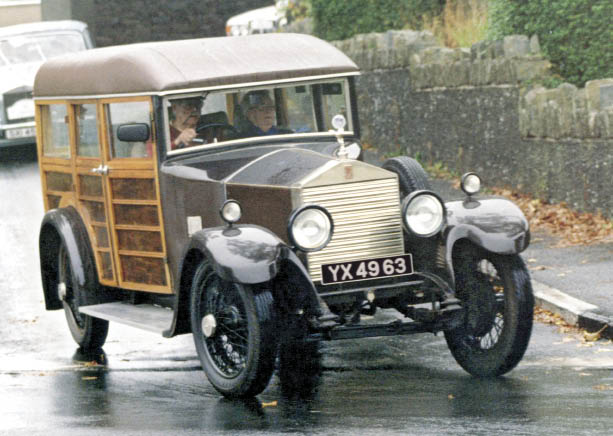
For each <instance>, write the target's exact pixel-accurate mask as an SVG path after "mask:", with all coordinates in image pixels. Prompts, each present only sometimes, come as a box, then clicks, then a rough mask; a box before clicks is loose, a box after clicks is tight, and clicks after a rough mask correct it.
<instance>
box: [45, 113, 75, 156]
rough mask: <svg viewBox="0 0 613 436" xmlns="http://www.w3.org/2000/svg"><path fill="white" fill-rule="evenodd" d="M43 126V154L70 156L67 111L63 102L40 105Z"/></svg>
mask: <svg viewBox="0 0 613 436" xmlns="http://www.w3.org/2000/svg"><path fill="white" fill-rule="evenodd" d="M41 114H42V124H43V126H42V128H43V155H44V156H47V157H59V158H63V159H69V158H70V137H69V135H68V111H67V110H66V105H65V104H50V105H44V106H41Z"/></svg>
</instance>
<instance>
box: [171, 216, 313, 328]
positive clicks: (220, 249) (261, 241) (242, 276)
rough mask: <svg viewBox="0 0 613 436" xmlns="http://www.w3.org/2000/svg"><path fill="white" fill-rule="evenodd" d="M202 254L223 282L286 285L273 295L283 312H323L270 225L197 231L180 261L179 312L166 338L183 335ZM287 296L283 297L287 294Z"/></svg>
mask: <svg viewBox="0 0 613 436" xmlns="http://www.w3.org/2000/svg"><path fill="white" fill-rule="evenodd" d="M202 258H206V259H207V261H208V262H209V263H210V264H211V266H212V267H213V269H214V270H215V273H216V274H218V275H219V277H220V278H222V279H223V280H227V281H231V282H236V283H241V284H248V285H258V284H261V283H267V282H268V283H270V282H275V280H276V279H278V280H279V281H283V282H284V283H289V284H290V285H289V286H288V287H287V288H283V287H279V286H275V287H273V292H276V293H277V295H275V298H276V299H277V302H278V303H280V304H281V305H282V306H283V307H284V310H288V311H291V312H299V311H304V313H306V314H307V315H319V314H320V313H321V307H320V299H319V296H318V295H317V290H316V288H315V286H314V285H313V282H312V281H311V279H310V276H309V274H308V271H307V270H306V268H305V267H304V265H303V264H302V262H301V261H300V259H299V258H298V256H296V254H295V253H294V252H293V251H292V249H291V248H290V247H288V246H287V244H286V243H285V242H284V241H283V240H281V239H280V238H279V237H278V236H276V235H275V234H274V233H272V232H271V231H269V230H268V229H266V228H264V227H260V226H256V225H238V226H233V227H230V228H229V227H225V228H221V227H217V228H212V229H205V230H200V231H198V232H196V233H194V235H192V237H191V239H190V242H189V244H188V246H187V247H186V250H185V256H184V259H183V262H182V265H181V272H180V277H181V282H180V285H179V294H180V295H179V299H178V300H177V304H178V305H179V306H178V310H175V322H174V323H173V325H174V327H173V328H172V329H171V330H170V331H168V332H165V333H164V335H165V336H174V335H176V334H181V333H186V332H187V331H188V325H187V323H186V321H185V320H187V319H188V315H189V314H188V308H187V301H188V295H187V294H189V289H190V287H191V283H188V280H191V277H192V274H191V273H190V270H192V271H193V270H194V268H195V265H196V262H197V259H202ZM286 294H287V295H286Z"/></svg>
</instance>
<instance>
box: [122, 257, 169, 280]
mask: <svg viewBox="0 0 613 436" xmlns="http://www.w3.org/2000/svg"><path fill="white" fill-rule="evenodd" d="M119 258H120V259H121V270H122V272H123V280H124V281H127V282H136V283H146V284H150V285H157V286H166V268H165V267H164V260H163V259H159V258H152V257H137V256H119Z"/></svg>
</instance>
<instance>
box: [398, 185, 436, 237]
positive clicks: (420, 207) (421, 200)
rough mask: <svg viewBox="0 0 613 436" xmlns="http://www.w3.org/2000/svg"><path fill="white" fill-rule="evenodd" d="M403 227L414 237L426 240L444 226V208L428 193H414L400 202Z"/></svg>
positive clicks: (434, 196) (433, 195)
mask: <svg viewBox="0 0 613 436" xmlns="http://www.w3.org/2000/svg"><path fill="white" fill-rule="evenodd" d="M402 219H403V221H404V225H405V227H406V228H407V230H409V231H410V232H411V233H413V234H414V235H416V236H419V237H422V238H427V237H429V236H432V235H435V234H436V233H438V232H440V231H441V230H442V228H443V226H444V224H445V206H444V205H443V201H442V200H441V199H440V198H439V196H438V195H436V194H434V193H433V192H430V191H415V192H412V193H411V194H409V195H408V196H407V197H406V198H405V199H404V200H403V202H402Z"/></svg>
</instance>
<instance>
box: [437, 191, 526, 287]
mask: <svg viewBox="0 0 613 436" xmlns="http://www.w3.org/2000/svg"><path fill="white" fill-rule="evenodd" d="M445 206H446V208H447V224H448V225H447V228H446V229H445V234H444V237H445V246H446V250H445V251H446V260H447V265H449V266H451V265H452V252H453V246H454V244H455V243H456V242H457V241H458V240H460V239H468V240H469V241H471V242H472V243H473V244H475V245H478V246H479V247H483V248H484V249H486V250H488V251H491V252H493V253H498V254H517V253H521V252H522V251H524V250H525V249H526V248H527V247H528V244H529V243H530V228H529V224H528V220H527V219H526V217H525V216H524V214H523V212H522V211H521V210H520V209H519V207H517V205H515V203H513V202H511V201H509V200H507V199H505V198H498V197H491V198H479V199H474V198H467V199H466V200H463V201H451V202H448V203H445ZM452 277H453V275H452Z"/></svg>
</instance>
